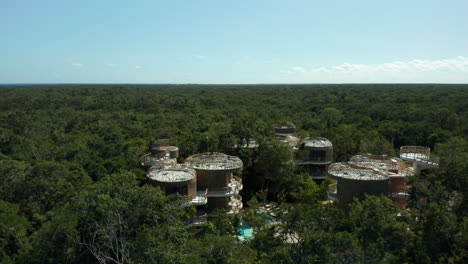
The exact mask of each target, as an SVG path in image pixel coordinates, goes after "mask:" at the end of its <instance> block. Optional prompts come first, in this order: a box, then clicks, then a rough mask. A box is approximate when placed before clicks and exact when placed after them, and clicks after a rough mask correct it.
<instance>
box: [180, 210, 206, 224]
mask: <svg viewBox="0 0 468 264" xmlns="http://www.w3.org/2000/svg"><path fill="white" fill-rule="evenodd" d="M207 222H208V214H206V213H205V212H203V211H198V212H197V215H196V216H195V217H194V218H192V219H190V220H188V221H187V222H186V224H185V226H186V227H192V226H201V225H204V224H206V223H207Z"/></svg>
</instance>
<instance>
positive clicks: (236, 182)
mask: <svg viewBox="0 0 468 264" xmlns="http://www.w3.org/2000/svg"><path fill="white" fill-rule="evenodd" d="M230 186H232V187H234V188H237V190H238V191H240V190H242V189H243V188H244V186H243V185H242V178H241V177H239V176H233V177H232V179H231V183H230Z"/></svg>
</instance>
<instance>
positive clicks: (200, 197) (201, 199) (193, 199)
mask: <svg viewBox="0 0 468 264" xmlns="http://www.w3.org/2000/svg"><path fill="white" fill-rule="evenodd" d="M189 201H190V203H191V204H193V205H204V204H206V203H207V202H208V189H206V190H205V191H198V192H197V195H193V196H189Z"/></svg>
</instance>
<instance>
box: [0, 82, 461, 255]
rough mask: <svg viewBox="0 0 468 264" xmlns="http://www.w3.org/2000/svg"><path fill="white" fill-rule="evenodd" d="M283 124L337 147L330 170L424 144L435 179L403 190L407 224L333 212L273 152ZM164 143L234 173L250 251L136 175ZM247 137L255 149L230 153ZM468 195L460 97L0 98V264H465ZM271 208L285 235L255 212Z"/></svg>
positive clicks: (227, 224) (280, 91) (175, 94)
mask: <svg viewBox="0 0 468 264" xmlns="http://www.w3.org/2000/svg"><path fill="white" fill-rule="evenodd" d="M286 121H292V122H294V123H295V124H296V126H297V129H298V133H299V135H300V136H302V137H305V136H321V137H326V138H328V139H329V140H330V141H332V142H333V144H334V160H335V161H347V160H348V159H349V158H350V157H351V156H353V155H356V154H359V153H373V154H387V155H398V150H399V147H400V146H403V145H420V146H427V147H430V148H431V149H432V150H433V151H434V153H435V154H436V155H438V156H439V157H441V166H440V168H439V169H433V170H425V171H423V172H422V173H421V174H420V175H418V176H415V177H413V178H412V179H410V183H411V186H412V189H411V193H410V194H411V198H410V204H411V207H410V209H409V210H404V211H400V210H399V209H397V208H396V207H395V205H394V204H393V203H392V202H391V200H389V199H388V198H387V197H374V196H368V197H367V199H365V200H362V201H355V202H354V203H353V204H352V205H351V206H350V209H349V211H342V210H340V209H338V208H337V207H336V206H334V205H333V204H324V203H322V199H323V197H324V193H325V190H326V184H327V183H329V182H328V181H324V182H323V183H322V184H317V183H315V182H314V181H312V180H311V179H310V177H307V176H306V175H303V174H300V173H298V172H297V170H296V169H295V167H294V165H293V164H291V162H290V161H289V160H288V154H287V152H288V151H290V150H288V149H287V148H286V147H284V146H282V145H280V144H278V143H277V142H276V141H274V140H272V139H273V138H274V129H273V128H274V127H276V126H279V125H281V124H283V123H285V122H286ZM161 138H169V139H170V140H171V143H172V144H173V145H176V146H178V147H179V149H180V157H179V160H180V161H181V162H182V161H183V160H184V158H186V157H188V156H189V155H192V154H195V153H200V152H206V151H208V150H209V151H217V152H223V153H227V154H230V155H236V156H239V157H240V158H241V159H242V160H243V162H244V169H243V171H242V173H241V176H242V177H243V181H244V183H245V184H244V186H245V187H244V190H243V191H242V192H243V193H242V195H243V197H244V198H243V199H244V205H249V208H250V209H249V210H246V211H245V212H242V214H241V216H242V218H243V219H248V220H249V222H250V223H251V225H252V226H253V227H254V230H255V231H254V232H255V233H254V234H255V236H254V238H252V239H251V240H248V241H246V242H240V241H238V239H237V236H236V234H237V227H238V225H239V221H240V215H234V216H231V215H227V214H225V213H224V212H218V213H217V214H216V215H215V216H213V217H212V218H211V220H210V221H209V223H208V224H206V225H204V226H203V227H201V228H199V229H198V230H196V231H190V230H187V229H186V228H185V225H184V222H185V221H186V220H187V218H188V212H187V210H190V209H187V208H183V207H181V206H180V204H178V202H177V201H173V200H171V199H170V198H168V197H166V196H165V195H163V194H162V193H161V191H160V190H159V189H158V188H155V187H153V186H149V185H148V184H146V175H145V169H144V168H142V167H141V166H140V158H141V156H142V155H143V154H145V153H146V152H148V150H149V146H150V144H151V143H152V141H154V140H156V139H161ZM247 138H253V139H255V140H256V141H257V142H259V144H260V146H259V147H258V149H239V148H235V147H234V146H235V145H236V144H242V142H243V140H245V139H247ZM285 153H286V154H285ZM467 186H468V85H442V84H441V85H438V84H413V85H409V84H385V85H383V84H382V85H380V84H379V85H374V84H343V85H286V84H285V85H189V84H187V85H117V84H116V85H91V84H90V85H34V86H0V199H1V200H0V259H1V261H0V262H1V263H467V262H468V187H467ZM266 200H269V201H274V202H276V203H278V204H279V207H280V208H281V209H282V210H283V211H287V212H288V213H287V214H285V215H283V216H282V219H281V220H282V221H281V223H280V224H278V225H268V224H267V223H265V222H264V221H262V220H261V219H258V218H257V217H256V216H255V213H253V210H254V209H255V208H256V207H257V206H258V205H259V204H261V203H263V202H265V201H266ZM281 234H283V235H284V236H283V235H281ZM288 234H289V235H290V236H291V235H292V236H295V241H294V243H291V241H288V240H287V239H285V237H288Z"/></svg>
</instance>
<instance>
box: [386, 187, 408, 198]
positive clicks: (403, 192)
mask: <svg viewBox="0 0 468 264" xmlns="http://www.w3.org/2000/svg"><path fill="white" fill-rule="evenodd" d="M408 191H409V187H408V186H398V187H391V188H390V193H389V196H390V197H392V198H404V199H407V198H409V196H410V195H409V193H408Z"/></svg>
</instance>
